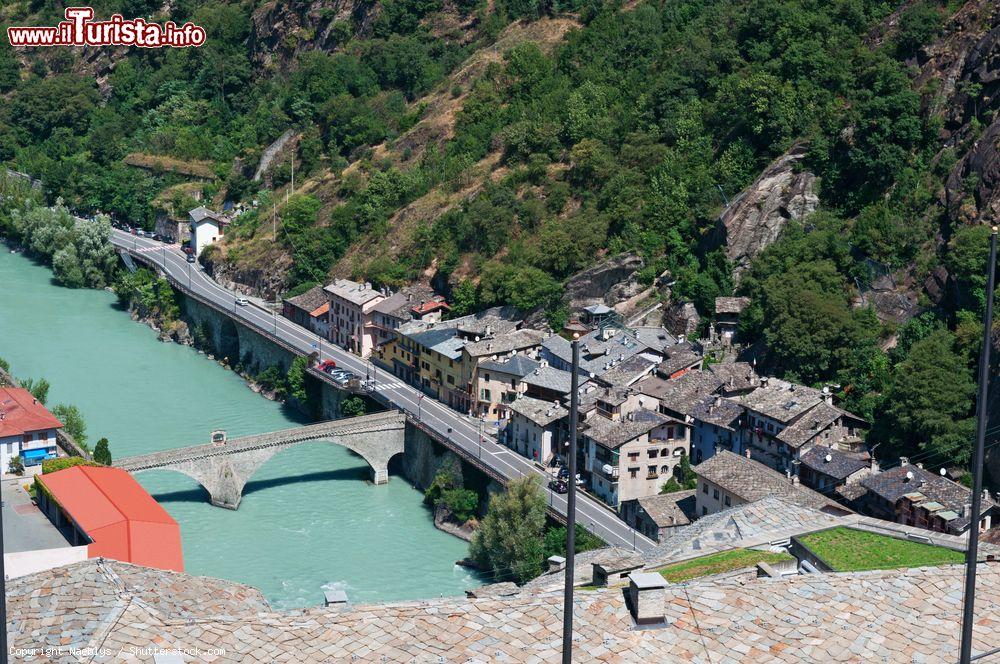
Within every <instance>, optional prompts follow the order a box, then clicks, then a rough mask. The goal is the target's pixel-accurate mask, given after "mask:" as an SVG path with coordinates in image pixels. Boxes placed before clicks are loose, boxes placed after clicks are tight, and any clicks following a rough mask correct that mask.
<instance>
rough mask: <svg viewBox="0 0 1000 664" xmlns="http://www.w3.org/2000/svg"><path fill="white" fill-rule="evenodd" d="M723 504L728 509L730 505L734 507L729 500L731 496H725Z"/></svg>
mask: <svg viewBox="0 0 1000 664" xmlns="http://www.w3.org/2000/svg"><path fill="white" fill-rule="evenodd" d="M722 502H723V503H724V504H725V505H726V507H729V506H730V505H732V502H731V501H730V500H729V496H725V497H724V498H723V499H722Z"/></svg>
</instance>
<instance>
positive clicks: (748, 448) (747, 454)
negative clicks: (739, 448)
mask: <svg viewBox="0 0 1000 664" xmlns="http://www.w3.org/2000/svg"><path fill="white" fill-rule="evenodd" d="M743 454H744V455H745V456H746V458H748V459H749V458H750V446H749V445H747V448H746V449H745V450H744V451H743Z"/></svg>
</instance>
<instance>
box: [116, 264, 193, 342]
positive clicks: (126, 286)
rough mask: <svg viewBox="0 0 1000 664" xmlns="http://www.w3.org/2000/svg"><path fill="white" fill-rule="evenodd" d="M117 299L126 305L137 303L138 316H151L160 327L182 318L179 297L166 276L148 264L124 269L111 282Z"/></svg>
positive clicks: (135, 305)
mask: <svg viewBox="0 0 1000 664" xmlns="http://www.w3.org/2000/svg"><path fill="white" fill-rule="evenodd" d="M111 289H112V290H113V291H114V293H115V295H117V296H118V301H119V302H121V304H122V305H124V306H126V307H136V308H137V309H138V310H139V316H140V317H142V318H150V319H152V320H154V321H155V322H156V324H157V325H158V326H159V327H160V328H161V329H169V328H170V326H171V325H173V324H174V323H176V322H177V321H179V320H180V317H181V306H180V298H179V297H178V295H177V292H176V291H175V290H174V289H173V287H172V286H171V285H170V282H168V281H167V280H166V279H164V278H163V277H161V276H159V275H157V274H156V273H155V272H153V271H152V270H150V269H149V268H144V267H141V268H139V269H137V270H136V271H135V272H129V271H128V270H121V271H119V273H118V276H117V278H116V279H115V282H114V284H113V285H112V286H111Z"/></svg>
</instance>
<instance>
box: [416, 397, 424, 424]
mask: <svg viewBox="0 0 1000 664" xmlns="http://www.w3.org/2000/svg"><path fill="white" fill-rule="evenodd" d="M423 403H424V395H423V394H418V395H417V422H419V421H420V407H421V406H422V405H423Z"/></svg>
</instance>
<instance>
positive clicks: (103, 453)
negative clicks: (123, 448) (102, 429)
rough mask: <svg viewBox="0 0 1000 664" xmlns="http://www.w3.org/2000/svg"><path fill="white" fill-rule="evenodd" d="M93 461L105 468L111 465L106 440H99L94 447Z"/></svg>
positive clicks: (109, 451)
mask: <svg viewBox="0 0 1000 664" xmlns="http://www.w3.org/2000/svg"><path fill="white" fill-rule="evenodd" d="M94 461H96V462H97V463H99V464H102V465H105V466H110V465H111V450H110V449H109V448H108V439H107V438H101V439H100V440H99V441H97V444H96V445H94Z"/></svg>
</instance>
